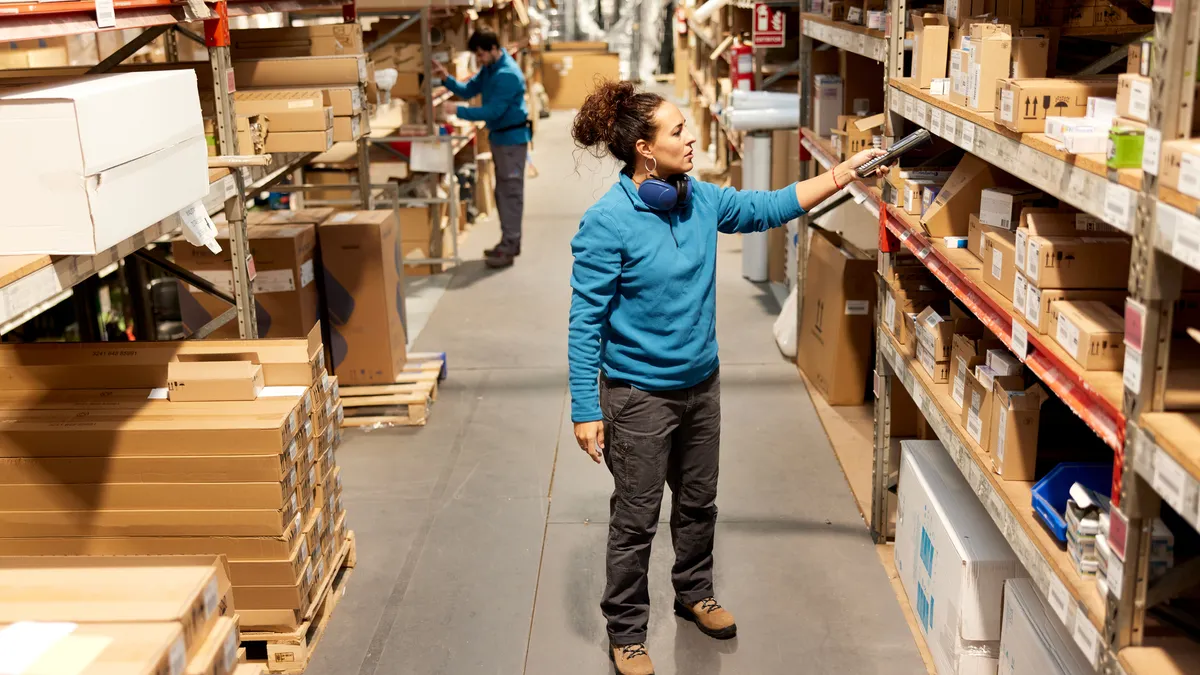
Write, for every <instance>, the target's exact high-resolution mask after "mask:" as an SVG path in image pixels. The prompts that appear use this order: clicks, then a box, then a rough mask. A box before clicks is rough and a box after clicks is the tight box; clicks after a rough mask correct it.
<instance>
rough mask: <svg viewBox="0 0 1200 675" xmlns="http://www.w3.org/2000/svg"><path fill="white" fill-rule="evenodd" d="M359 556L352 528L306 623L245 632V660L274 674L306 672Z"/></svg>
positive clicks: (243, 634)
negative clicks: (286, 629) (264, 667)
mask: <svg viewBox="0 0 1200 675" xmlns="http://www.w3.org/2000/svg"><path fill="white" fill-rule="evenodd" d="M357 559H358V553H357V550H356V546H355V542H354V531H353V530H351V531H349V532H347V533H346V542H345V543H344V544H342V548H341V550H339V551H338V555H337V558H336V559H335V561H334V566H333V570H334V571H333V573H332V574H330V575H329V578H328V579H326V580H325V584H324V587H323V588H322V589H321V591H320V593H319V594H318V596H317V600H316V602H314V603H312V606H310V607H309V610H308V613H307V614H306V615H305V620H304V623H302V624H300V626H299V627H297V628H296V629H295V630H292V631H283V632H278V633H272V632H255V631H243V632H242V635H241V639H242V647H243V649H245V652H246V660H247V661H248V662H250V663H262V664H264V665H265V666H266V667H267V670H268V671H270V672H271V673H285V674H286V675H298V674H299V673H303V672H304V671H305V669H307V668H308V663H309V661H310V660H311V659H312V656H313V652H314V650H316V648H317V645H318V644H319V643H320V642H321V638H322V637H324V636H325V629H326V628H328V627H329V619H330V617H331V616H333V610H334V608H336V607H337V605H338V602H339V601H341V599H342V596H343V595H344V594H345V591H346V582H348V581H349V580H350V573H351V572H352V571H353V570H354V564H355V562H356V561H357Z"/></svg>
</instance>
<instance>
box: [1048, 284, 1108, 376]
mask: <svg viewBox="0 0 1200 675" xmlns="http://www.w3.org/2000/svg"><path fill="white" fill-rule="evenodd" d="M1053 309H1054V311H1055V312H1056V313H1057V314H1058V322H1057V326H1056V327H1055V333H1054V339H1055V341H1056V342H1058V344H1059V345H1060V346H1061V347H1062V348H1063V349H1065V350H1067V353H1068V354H1070V355H1071V358H1073V359H1075V361H1076V362H1077V363H1078V364H1079V365H1080V366H1083V369H1084V370H1120V369H1121V368H1122V367H1123V366H1124V362H1125V319H1124V318H1123V317H1122V316H1121V315H1120V314H1117V313H1116V312H1114V311H1113V310H1112V309H1111V308H1110V307H1109V306H1108V305H1105V304H1104V303H1102V302H1098V301H1095V300H1091V301H1088V300H1083V301H1072V300H1060V301H1058V302H1056V303H1054V307H1053Z"/></svg>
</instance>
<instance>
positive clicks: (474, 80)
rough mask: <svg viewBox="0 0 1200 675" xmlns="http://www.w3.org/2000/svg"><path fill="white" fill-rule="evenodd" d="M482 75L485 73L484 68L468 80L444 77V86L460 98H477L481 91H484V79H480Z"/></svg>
mask: <svg viewBox="0 0 1200 675" xmlns="http://www.w3.org/2000/svg"><path fill="white" fill-rule="evenodd" d="M481 75H483V71H482V70H481V71H479V72H478V73H475V74H474V75H472V76H471V79H469V80H467V81H466V82H459V81H458V80H456V79H454V78H453V77H444V78H442V86H443V87H445V88H447V89H449V90H450V93H451V94H454V95H455V96H457V97H459V98H463V99H466V98H475V97H476V96H478V95H479V92H481V91H483V80H482V79H480V76H481Z"/></svg>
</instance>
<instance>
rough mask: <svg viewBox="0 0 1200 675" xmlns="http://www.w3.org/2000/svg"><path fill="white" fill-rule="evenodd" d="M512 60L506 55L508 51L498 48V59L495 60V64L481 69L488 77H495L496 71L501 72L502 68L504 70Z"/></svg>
mask: <svg viewBox="0 0 1200 675" xmlns="http://www.w3.org/2000/svg"><path fill="white" fill-rule="evenodd" d="M512 60H513V57H511V56H509V55H508V50H507V49H505V48H503V47H501V48H500V58H498V59H496V62H495V63H493V64H492V65H490V66H484V68H483V69H484V70H485V71H487V73H488V74H489V75H495V74H496V72H497V71H499V70H501V69H502V68H505V67H506V66H507V65H508V62H509V61H512Z"/></svg>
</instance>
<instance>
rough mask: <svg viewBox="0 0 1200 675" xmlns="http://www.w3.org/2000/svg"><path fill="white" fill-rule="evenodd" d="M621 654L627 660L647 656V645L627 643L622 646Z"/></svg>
mask: <svg viewBox="0 0 1200 675" xmlns="http://www.w3.org/2000/svg"><path fill="white" fill-rule="evenodd" d="M621 656H622V657H623V658H624V659H626V660H629V659H634V658H637V657H639V656H647V654H646V645H625V646H623V647H621Z"/></svg>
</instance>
